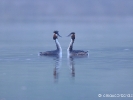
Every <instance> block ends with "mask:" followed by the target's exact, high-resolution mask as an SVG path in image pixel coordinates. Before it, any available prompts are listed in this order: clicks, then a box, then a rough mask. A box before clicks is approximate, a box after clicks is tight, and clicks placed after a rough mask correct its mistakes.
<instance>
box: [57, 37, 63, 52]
mask: <svg viewBox="0 0 133 100" xmlns="http://www.w3.org/2000/svg"><path fill="white" fill-rule="evenodd" d="M55 44H56V47H57V50H58V51H59V52H62V48H61V46H60V43H59V42H58V39H55Z"/></svg>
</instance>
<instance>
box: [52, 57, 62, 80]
mask: <svg viewBox="0 0 133 100" xmlns="http://www.w3.org/2000/svg"><path fill="white" fill-rule="evenodd" d="M54 61H55V65H54V70H53V76H54V81H55V82H57V81H58V78H59V69H60V65H61V57H59V56H56V57H55V58H54Z"/></svg>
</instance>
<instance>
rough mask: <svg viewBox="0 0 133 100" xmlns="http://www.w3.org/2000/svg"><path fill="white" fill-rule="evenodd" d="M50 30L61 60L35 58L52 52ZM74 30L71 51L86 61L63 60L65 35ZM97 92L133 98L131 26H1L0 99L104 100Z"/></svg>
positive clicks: (72, 24) (11, 24) (91, 24)
mask: <svg viewBox="0 0 133 100" xmlns="http://www.w3.org/2000/svg"><path fill="white" fill-rule="evenodd" d="M54 30H59V33H60V35H61V36H62V38H58V39H59V42H60V44H61V46H62V49H63V57H62V58H57V57H48V56H43V57H42V56H38V53H39V52H40V51H48V50H55V49H56V47H55V43H54V41H53V39H52V35H53V31H54ZM73 31H74V32H75V33H76V40H75V43H74V49H75V50H78V49H82V50H88V51H89V57H86V58H67V51H66V50H67V47H68V45H69V42H70V38H69V37H66V36H67V35H68V34H69V33H70V32H73ZM99 94H101V95H103V94H132V95H133V24H132V22H123V21H119V22H113V23H111V22H110V23H106V22H105V23H100V22H97V23H88V22H75V23H67V22H66V23H65V22H59V23H55V22H53V23H52V22H51V23H36V22H33V23H32V22H31V23H28V22H27V23H23V22H16V23H13V22H12V23H1V24H0V100H82V99H84V100H98V99H102V100H103V99H105V100H106V99H108V98H103V97H101V98H100V97H98V95H99ZM111 99H112V98H111ZM113 99H115V100H116V99H120V100H128V99H133V97H132V98H131V97H130V98H113Z"/></svg>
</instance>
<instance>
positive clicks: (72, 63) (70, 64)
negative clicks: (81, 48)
mask: <svg viewBox="0 0 133 100" xmlns="http://www.w3.org/2000/svg"><path fill="white" fill-rule="evenodd" d="M68 64H69V67H70V70H71V75H72V77H75V67H74V65H75V63H74V58H73V57H68Z"/></svg>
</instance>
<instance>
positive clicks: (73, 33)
mask: <svg viewBox="0 0 133 100" xmlns="http://www.w3.org/2000/svg"><path fill="white" fill-rule="evenodd" d="M69 36H71V39H72V40H73V41H74V40H75V32H71V33H70V34H69V35H68V37H69Z"/></svg>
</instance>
